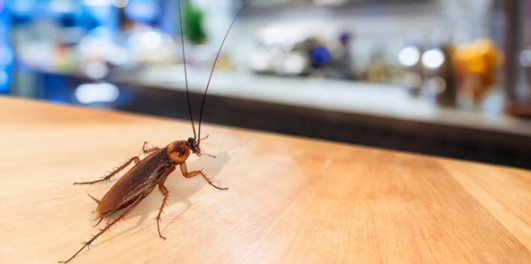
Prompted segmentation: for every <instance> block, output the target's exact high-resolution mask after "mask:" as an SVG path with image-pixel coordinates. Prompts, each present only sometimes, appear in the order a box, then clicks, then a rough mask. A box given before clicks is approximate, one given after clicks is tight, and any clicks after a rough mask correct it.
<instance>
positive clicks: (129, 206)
mask: <svg viewBox="0 0 531 264" xmlns="http://www.w3.org/2000/svg"><path fill="white" fill-rule="evenodd" d="M251 1H252V0H250V1H248V2H247V3H245V4H244V5H243V6H242V8H241V9H240V10H239V11H238V13H237V14H236V16H235V17H234V19H233V20H232V23H231V24H230V26H229V29H228V30H227V33H226V34H225V37H224V38H223V41H222V42H221V45H220V48H219V50H218V53H217V55H216V58H215V60H214V63H213V66H212V70H211V71H210V76H209V79H208V82H207V86H206V89H205V93H204V95H203V101H202V103H201V111H200V113H199V125H198V134H196V130H195V124H194V119H193V115H192V107H191V105H190V94H189V91H188V77H187V72H186V55H185V51H184V36H183V27H182V19H181V16H179V19H180V22H181V23H180V26H181V44H182V53H183V64H184V76H185V83H186V96H187V99H188V111H189V112H190V121H191V123H192V129H193V132H194V137H193V138H192V137H190V138H188V140H179V141H175V142H172V143H170V144H168V146H166V147H164V148H158V147H152V148H146V144H147V142H144V145H143V147H142V151H143V152H144V154H146V155H148V156H146V157H145V158H144V159H142V160H140V159H139V158H138V156H135V157H132V158H130V159H129V160H128V161H127V162H125V163H124V164H123V165H121V166H119V167H118V168H116V169H115V170H114V171H112V172H111V173H110V174H108V175H107V176H105V177H103V178H102V179H100V180H96V181H90V182H76V183H74V185H78V184H94V183H98V182H106V181H109V180H110V179H111V178H112V177H113V176H115V175H116V174H117V173H118V172H120V171H121V170H123V169H125V168H126V167H127V166H129V165H130V164H131V163H133V162H134V165H133V167H132V168H131V169H130V170H129V171H128V172H127V173H125V174H124V176H122V178H120V179H119V180H118V181H117V182H116V183H115V184H114V185H113V186H112V187H111V189H110V190H109V191H108V192H107V193H106V194H105V195H104V196H103V198H101V200H98V199H96V198H94V197H92V196H91V195H90V194H89V196H90V198H92V199H93V200H94V201H96V203H97V204H98V207H97V208H96V219H95V220H98V219H99V221H98V222H97V223H96V225H95V226H97V225H98V224H99V223H100V222H101V221H102V220H103V218H104V217H106V216H109V215H111V214H113V213H114V212H116V211H118V210H121V209H125V211H124V212H123V213H122V214H121V215H119V216H118V217H116V218H115V219H114V220H112V221H111V222H110V223H108V224H107V225H106V226H105V227H104V228H103V229H100V232H99V233H98V234H96V235H95V236H93V237H92V238H91V239H90V240H89V241H88V242H85V243H84V244H83V246H82V247H81V248H80V249H79V250H78V251H77V252H76V253H75V254H74V255H73V256H72V257H70V258H69V259H68V260H66V261H59V263H68V262H69V261H71V260H72V259H73V258H75V257H76V256H77V255H78V254H79V253H80V252H81V251H82V250H83V249H85V248H87V247H90V245H91V244H92V242H94V241H95V240H96V239H97V238H98V237H99V236H100V235H101V234H103V233H104V232H105V231H107V230H109V229H110V228H111V226H113V225H115V224H116V223H117V222H118V221H120V220H122V219H123V218H124V217H125V216H126V215H127V214H128V213H130V212H131V211H132V210H133V209H134V208H135V207H136V206H137V205H138V204H140V202H142V200H144V198H146V196H148V195H149V194H150V193H151V192H152V191H153V190H154V189H155V187H157V186H158V188H159V190H160V192H161V193H162V194H163V195H164V198H163V200H162V204H161V206H160V209H159V213H158V215H157V218H156V220H157V231H158V232H159V236H160V238H162V239H163V240H165V239H166V237H164V236H162V233H161V232H160V225H159V222H160V216H161V213H162V209H163V208H164V205H165V204H166V200H167V199H168V194H169V192H168V189H166V187H165V186H164V182H165V181H166V178H168V176H169V175H170V174H171V173H172V172H173V171H174V170H175V167H177V166H179V168H180V169H181V173H182V174H183V176H184V177H186V178H192V177H194V176H197V175H201V176H202V177H203V179H205V180H206V182H207V183H208V184H210V185H211V186H213V187H214V188H216V189H219V190H228V188H221V187H218V186H216V185H214V184H213V183H212V182H211V181H210V179H209V178H207V176H206V175H205V174H204V173H203V172H202V171H200V170H196V171H191V172H188V169H187V167H186V159H188V157H189V156H190V152H191V153H193V154H196V155H197V156H198V157H200V156H201V155H207V156H210V157H213V158H215V156H212V155H208V154H204V153H201V148H200V145H201V140H205V139H206V138H208V136H206V137H205V138H201V118H202V116H203V108H204V105H205V99H206V95H207V92H208V87H209V85H210V80H211V79H212V74H213V73H214V69H215V67H216V62H217V60H218V58H219V54H220V53H221V49H222V48H223V44H225V40H226V39H227V36H228V35H229V32H230V30H231V28H232V26H233V25H234V22H235V21H236V19H237V18H238V16H239V15H240V14H241V12H242V11H243V10H244V9H245V7H246V6H247V5H249V4H250V3H251ZM177 4H178V6H179V14H181V6H180V1H178V2H177Z"/></svg>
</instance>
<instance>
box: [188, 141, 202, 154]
mask: <svg viewBox="0 0 531 264" xmlns="http://www.w3.org/2000/svg"><path fill="white" fill-rule="evenodd" d="M187 143H188V146H189V147H190V149H191V150H192V152H193V153H195V154H196V155H197V156H201V148H199V145H198V144H197V141H196V140H195V139H194V138H188V141H187Z"/></svg>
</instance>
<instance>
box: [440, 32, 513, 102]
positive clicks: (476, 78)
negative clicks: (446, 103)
mask: <svg viewBox="0 0 531 264" xmlns="http://www.w3.org/2000/svg"><path fill="white" fill-rule="evenodd" d="M451 57H452V62H453V64H454V67H455V69H456V72H457V82H458V87H459V88H460V89H461V90H462V91H463V92H464V93H465V94H468V95H470V96H471V97H472V98H473V99H474V100H475V101H479V100H481V99H482V98H483V96H484V95H485V93H486V92H487V91H488V90H489V88H490V87H491V86H492V85H493V84H494V82H495V72H494V70H495V69H496V68H497V67H499V66H500V65H502V64H503V62H504V56H503V53H502V52H501V51H500V50H499V49H498V48H497V47H496V45H495V44H494V42H493V41H492V40H490V39H485V38H482V39H478V40H476V41H474V42H471V43H466V44H462V45H459V46H457V47H456V48H455V50H454V52H453V53H452V54H451Z"/></svg>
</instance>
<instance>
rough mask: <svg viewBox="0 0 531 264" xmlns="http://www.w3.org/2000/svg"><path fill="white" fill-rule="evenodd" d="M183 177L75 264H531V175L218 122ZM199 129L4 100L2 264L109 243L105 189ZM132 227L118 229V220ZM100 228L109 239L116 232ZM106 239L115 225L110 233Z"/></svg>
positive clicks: (0, 129) (0, 135) (0, 110)
mask: <svg viewBox="0 0 531 264" xmlns="http://www.w3.org/2000/svg"><path fill="white" fill-rule="evenodd" d="M203 129H204V130H203V133H204V134H205V135H206V134H209V135H210V137H209V139H208V140H205V141H204V142H203V144H202V146H201V147H202V150H203V151H204V152H207V153H211V154H214V155H217V158H216V159H212V158H209V157H206V156H203V157H201V158H197V157H191V158H190V159H189V161H188V168H189V170H195V169H204V172H205V173H207V174H208V175H209V177H211V178H212V179H213V180H214V182H215V183H216V184H218V185H220V186H223V187H225V186H227V187H229V188H230V190H229V191H219V190H216V189H214V188H212V187H211V186H209V185H208V184H207V183H206V182H205V181H204V180H203V179H201V178H198V177H196V178H192V179H186V178H184V177H183V176H182V175H181V173H180V172H179V171H178V170H176V171H175V172H174V173H173V174H172V175H170V177H169V178H168V180H167V181H166V184H165V185H166V187H167V188H168V190H169V192H170V198H169V202H168V206H167V207H166V208H165V214H164V215H163V218H162V222H161V229H162V232H163V235H165V236H166V237H167V238H168V239H167V240H165V241H163V240H161V239H160V238H159V236H158V233H157V228H156V222H155V220H154V217H155V216H156V214H157V213H158V209H159V207H160V203H161V201H162V195H161V194H160V192H159V191H158V190H157V189H155V190H154V191H153V193H152V194H151V195H150V196H149V197H148V198H146V199H145V200H144V201H143V202H142V203H141V204H140V205H139V206H138V207H137V208H135V210H133V211H132V213H131V214H130V215H128V216H127V217H126V218H125V219H124V220H123V221H121V222H119V223H118V225H117V226H115V227H113V228H111V232H110V233H106V234H103V235H102V236H101V237H100V238H99V239H98V240H96V242H95V243H94V246H93V247H92V248H91V249H90V250H88V251H87V250H85V251H83V252H82V253H81V254H80V255H79V256H78V257H77V258H75V259H74V260H73V261H72V262H71V263H76V264H81V263H453V264H454V263H531V172H529V171H524V170H518V169H512V168H505V167H496V166H490V165H483V164H477V163H470V162H462V161H455V160H449V159H441V158H434V157H427V156H421V155H413V154H406V153H399V152H394V151H387V150H381V149H373V148H364V147H357V146H351V145H345V144H336V143H330V142H324V141H317V140H311V139H303V138H297V137H288V136H280V135H274V134H268V133H261V132H254V131H246V130H241V129H234V128H229V127H221V126H213V125H208V124H205V125H204V127H203ZM191 135H192V130H191V127H190V124H189V123H188V122H183V121H176V120H170V119H161V118H154V117H146V116H140V115H131V114H124V113H115V112H111V111H101V110H93V109H85V108H76V107H71V106H62V105H53V104H47V103H42V102H35V101H28V100H21V99H14V98H5V97H4V98H0V149H1V152H0V157H1V162H0V177H1V178H0V212H1V215H0V216H1V217H0V236H1V238H2V239H1V242H0V263H57V261H59V260H66V259H68V258H69V257H70V256H71V255H72V254H73V253H75V252H76V251H77V250H78V249H79V248H80V247H81V242H83V241H87V240H88V239H89V238H90V236H91V235H94V234H96V233H97V232H98V229H97V228H93V227H92V226H93V225H94V224H95V222H94V221H93V219H94V217H95V216H94V214H93V213H91V212H92V211H94V210H95V208H96V203H94V201H93V200H92V199H90V197H89V196H88V195H87V194H86V193H87V192H88V193H90V194H91V195H93V196H95V197H97V198H100V197H102V196H103V195H104V194H105V192H106V191H107V190H108V189H109V188H110V186H111V185H112V184H113V183H114V182H116V179H115V180H113V181H111V182H110V183H107V184H96V185H91V186H73V185H72V183H73V182H74V181H89V180H94V179H97V178H99V177H101V176H103V175H104V174H105V172H107V171H109V170H110V169H112V168H113V167H114V166H116V165H118V164H119V163H120V162H123V161H125V159H126V158H128V157H131V156H134V155H140V154H141V147H142V144H143V142H144V141H148V142H149V143H150V144H152V145H155V146H165V145H167V144H168V143H170V142H172V141H175V140H182V139H186V138H188V137H189V136H191ZM113 216H114V217H115V216H116V215H112V216H111V217H110V218H109V219H107V220H110V219H112V217H113ZM100 225H103V223H102V224H100ZM100 227H101V226H100Z"/></svg>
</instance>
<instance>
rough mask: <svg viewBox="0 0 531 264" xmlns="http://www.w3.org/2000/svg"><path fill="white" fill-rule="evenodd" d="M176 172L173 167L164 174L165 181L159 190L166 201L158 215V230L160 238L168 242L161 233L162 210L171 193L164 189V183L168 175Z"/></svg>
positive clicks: (163, 201) (160, 184)
mask: <svg viewBox="0 0 531 264" xmlns="http://www.w3.org/2000/svg"><path fill="white" fill-rule="evenodd" d="M174 170H175V167H171V168H170V169H168V170H167V171H166V172H164V174H165V175H164V176H163V177H164V180H162V181H161V182H160V183H159V190H160V192H161V193H162V195H164V199H163V200H162V204H161V205H160V210H159V214H158V215H157V230H158V231H159V236H160V238H162V239H164V240H166V237H164V236H162V233H161V232H160V224H159V222H160V215H161V214H162V209H163V208H164V205H166V200H168V196H169V192H168V189H166V187H164V182H165V181H166V177H168V175H170V174H171V173H172V172H173V171H174Z"/></svg>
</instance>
